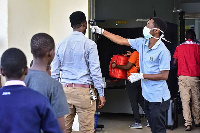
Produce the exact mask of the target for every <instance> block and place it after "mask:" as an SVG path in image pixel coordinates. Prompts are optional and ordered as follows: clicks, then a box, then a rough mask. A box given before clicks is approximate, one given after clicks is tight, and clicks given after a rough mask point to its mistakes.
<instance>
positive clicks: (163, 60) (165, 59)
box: [159, 50, 171, 71]
mask: <svg viewBox="0 0 200 133" xmlns="http://www.w3.org/2000/svg"><path fill="white" fill-rule="evenodd" d="M170 61H171V54H170V52H169V50H164V51H162V53H161V54H160V57H159V69H160V71H163V70H170Z"/></svg>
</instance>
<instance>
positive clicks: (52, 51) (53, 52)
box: [49, 49, 55, 57]
mask: <svg viewBox="0 0 200 133" xmlns="http://www.w3.org/2000/svg"><path fill="white" fill-rule="evenodd" d="M54 55H55V49H52V50H51V51H49V57H54Z"/></svg>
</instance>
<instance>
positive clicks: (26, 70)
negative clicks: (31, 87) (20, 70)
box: [24, 67, 28, 75]
mask: <svg viewBox="0 0 200 133" xmlns="http://www.w3.org/2000/svg"><path fill="white" fill-rule="evenodd" d="M24 69H25V70H24V75H27V74H28V67H26V68H24Z"/></svg>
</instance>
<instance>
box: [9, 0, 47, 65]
mask: <svg viewBox="0 0 200 133" xmlns="http://www.w3.org/2000/svg"><path fill="white" fill-rule="evenodd" d="M38 32H45V33H49V0H8V48H10V47H17V48H19V49H21V50H22V51H23V52H24V53H25V54H26V56H27V59H28V62H29V63H30V61H31V60H32V54H31V52H30V40H31V37H32V36H33V35H34V34H36V33H38Z"/></svg>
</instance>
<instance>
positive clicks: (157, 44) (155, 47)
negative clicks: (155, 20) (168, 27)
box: [145, 39, 161, 49]
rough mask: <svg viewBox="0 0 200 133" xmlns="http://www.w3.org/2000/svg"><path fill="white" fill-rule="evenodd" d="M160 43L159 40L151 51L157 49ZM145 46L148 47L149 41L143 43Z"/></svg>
mask: <svg viewBox="0 0 200 133" xmlns="http://www.w3.org/2000/svg"><path fill="white" fill-rule="evenodd" d="M160 43H161V39H159V40H158V41H157V42H156V43H155V44H154V46H153V47H152V48H151V49H157V47H158V46H159V45H160ZM145 45H146V46H147V47H148V46H149V39H147V42H146V43H145Z"/></svg>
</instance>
